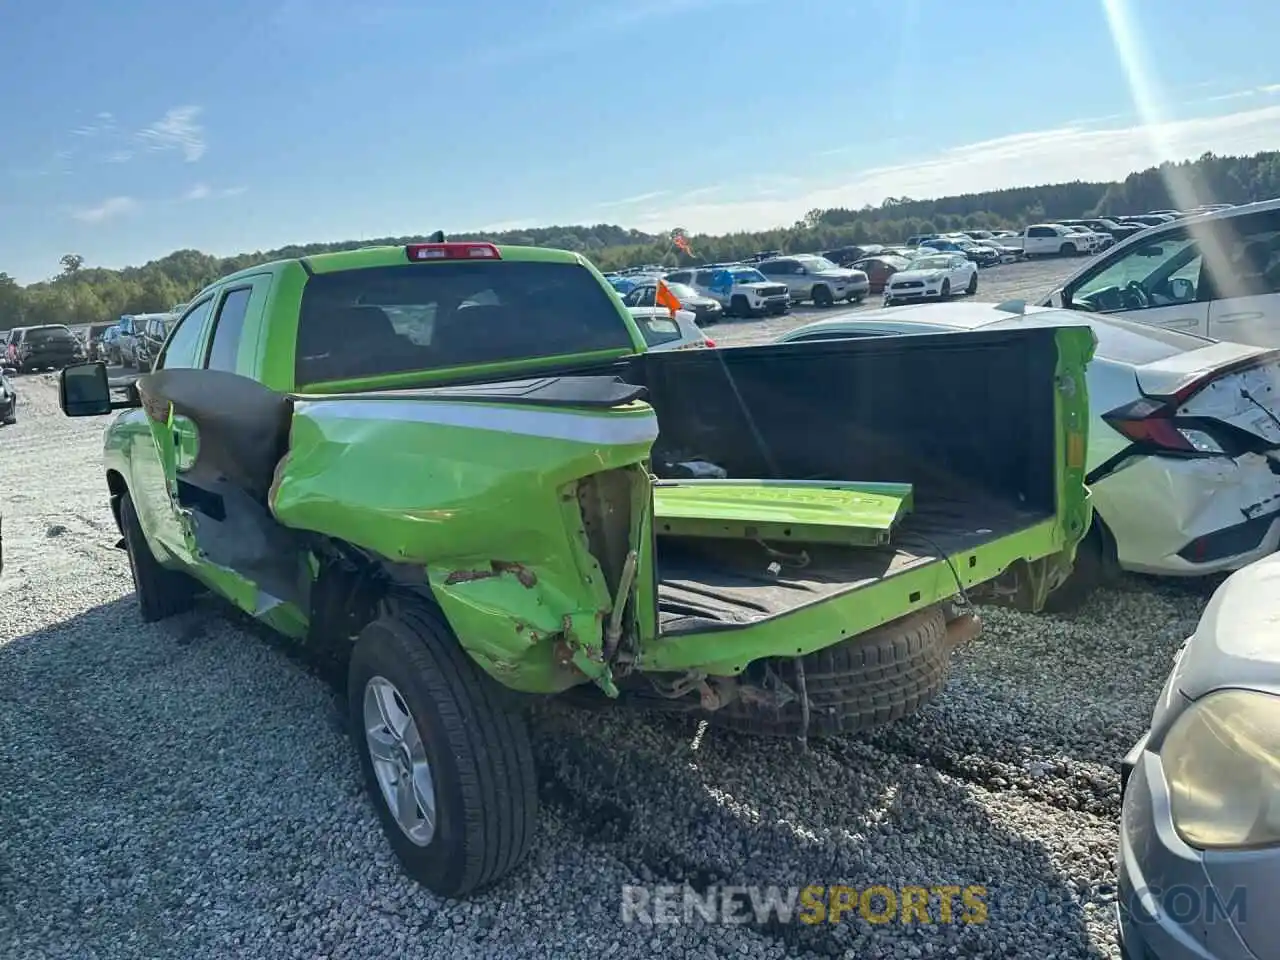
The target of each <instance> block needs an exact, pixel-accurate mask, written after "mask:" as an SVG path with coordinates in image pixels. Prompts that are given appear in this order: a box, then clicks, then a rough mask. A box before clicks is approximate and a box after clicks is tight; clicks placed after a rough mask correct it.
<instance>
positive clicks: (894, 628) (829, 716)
mask: <svg viewBox="0 0 1280 960" xmlns="http://www.w3.org/2000/svg"><path fill="white" fill-rule="evenodd" d="M951 649H952V645H951V643H950V641H949V640H948V636H947V619H946V614H945V613H944V612H943V608H942V607H941V606H933V607H929V608H927V609H925V610H918V611H916V612H915V613H909V614H907V615H906V616H905V617H900V618H899V619H897V620H892V621H890V622H889V623H886V624H883V625H882V626H879V627H876V628H875V629H874V630H868V631H867V632H866V633H864V634H861V635H859V636H856V637H852V638H850V639H848V640H845V641H844V642H842V643H838V644H836V645H834V646H831V647H827V648H826V649H825V650H819V651H817V652H816V653H811V654H809V655H808V656H807V657H804V658H802V663H803V667H804V688H805V690H807V692H808V695H809V723H808V729H807V731H805V727H804V713H803V710H802V709H801V705H800V701H799V700H798V699H796V700H792V701H791V702H789V703H786V704H783V705H782V706H780V707H773V706H763V705H760V704H757V703H755V702H752V701H749V700H745V699H742V698H739V699H735V700H732V701H730V702H729V703H727V704H726V705H725V706H723V707H721V708H720V709H719V710H714V711H711V712H709V713H708V714H706V717H707V719H708V720H709V721H710V722H711V723H713V724H716V725H718V726H722V727H727V728H729V729H732V730H737V731H739V732H742V733H752V734H758V735H764V736H799V735H800V734H801V733H802V732H807V733H808V735H809V736H813V737H823V736H836V735H839V734H848V733H858V732H859V731H862V730H868V729H871V728H873V727H878V726H881V725H883V724H886V723H891V722H892V721H894V720H898V719H901V718H902V717H905V716H908V715H909V714H912V713H915V712H916V710H918V709H919V708H920V707H922V706H923V705H924V704H925V703H927V702H928V701H929V700H932V699H933V698H934V697H935V696H937V695H938V694H939V693H941V692H942V690H943V688H944V687H945V686H946V684H947V675H948V673H949V672H950V667H951ZM766 662H767V663H768V665H769V667H771V668H772V670H773V672H774V673H775V674H776V675H777V676H778V678H779V679H781V680H782V681H783V683H785V684H786V685H787V686H788V687H790V688H791V689H792V690H798V689H799V676H798V673H797V671H796V664H795V661H794V660H783V659H778V660H771V661H766ZM755 666H756V665H754V664H753V665H752V667H755ZM751 669H752V668H750V667H749V668H748V672H750V671H751Z"/></svg>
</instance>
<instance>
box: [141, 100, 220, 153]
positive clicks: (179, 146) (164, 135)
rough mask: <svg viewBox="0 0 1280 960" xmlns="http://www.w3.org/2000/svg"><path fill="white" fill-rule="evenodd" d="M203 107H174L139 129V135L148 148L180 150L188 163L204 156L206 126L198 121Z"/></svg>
mask: <svg viewBox="0 0 1280 960" xmlns="http://www.w3.org/2000/svg"><path fill="white" fill-rule="evenodd" d="M200 112H201V108H200V107H197V106H191V105H188V106H183V107H174V108H173V109H172V110H169V111H167V112H166V113H165V115H164V116H163V117H161V118H160V119H159V120H157V121H156V122H155V123H153V124H151V125H150V126H149V127H146V128H144V129H142V130H139V131H138V134H137V137H138V140H140V141H141V142H142V143H143V144H144V145H145V146H146V148H147V149H148V150H180V151H182V155H183V157H185V158H186V161H187V162H188V163H194V162H195V161H197V160H199V159H200V158H201V157H202V156H204V152H205V149H206V144H205V141H204V127H202V126H201V125H200V123H199V122H198V118H199V116H200Z"/></svg>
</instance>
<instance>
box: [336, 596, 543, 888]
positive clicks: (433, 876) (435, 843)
mask: <svg viewBox="0 0 1280 960" xmlns="http://www.w3.org/2000/svg"><path fill="white" fill-rule="evenodd" d="M347 697H348V708H349V711H350V722H351V733H352V737H353V739H354V740H355V744H356V750H357V752H358V753H359V756H360V767H361V769H362V770H363V772H364V776H365V782H366V786H367V788H368V790H369V794H370V798H371V799H372V800H373V804H374V806H375V807H376V808H377V811H378V817H379V819H381V821H382V829H383V832H384V833H385V834H386V837H387V840H388V842H389V843H390V844H391V848H392V850H393V851H394V852H395V854H396V856H397V857H398V858H399V860H400V862H401V864H402V865H403V866H404V868H405V870H406V872H407V873H408V874H409V875H410V876H411V877H413V878H414V879H415V880H417V881H418V882H419V883H421V884H422V885H423V886H425V887H426V888H427V889H429V890H431V891H432V892H433V893H436V894H438V895H440V896H442V897H453V898H457V897H463V896H466V895H467V894H469V893H472V892H474V891H476V890H478V889H481V888H483V887H486V886H488V885H490V884H492V883H494V882H496V881H498V880H500V879H502V878H503V877H504V876H506V875H507V874H508V873H510V872H511V871H512V870H514V869H515V868H516V867H517V866H518V865H519V863H520V861H521V860H522V859H523V858H524V856H525V854H526V853H527V852H528V849H529V845H530V842H531V841H532V839H533V836H534V832H535V830H536V828H537V821H538V791H537V779H536V776H535V773H534V767H533V752H532V750H531V748H530V746H529V733H528V729H527V727H526V726H525V722H524V718H523V717H522V716H521V715H520V713H519V712H518V711H517V710H516V709H515V708H514V707H513V705H512V704H511V703H509V702H508V700H507V698H506V696H505V695H504V691H503V690H502V688H501V687H499V686H498V685H497V684H496V683H495V682H494V681H493V680H492V679H490V678H489V677H488V676H486V675H485V674H484V673H483V672H482V671H481V670H480V669H479V668H478V667H477V666H476V665H475V664H474V663H472V662H471V660H470V659H469V658H468V657H467V655H466V653H465V652H464V651H463V649H462V647H461V645H460V644H459V643H458V639H457V637H456V636H455V635H454V633H453V631H452V630H451V629H450V628H449V626H448V625H447V623H446V622H445V620H444V618H443V617H442V616H441V615H440V614H439V613H438V612H436V611H435V610H433V609H431V608H429V607H427V606H426V605H425V604H419V603H399V602H397V603H393V604H390V605H388V607H387V608H386V609H385V611H384V612H383V614H382V616H380V617H379V618H378V619H377V620H374V621H373V622H372V623H370V624H369V625H368V626H366V627H365V628H364V630H363V631H361V633H360V636H359V638H358V639H357V640H356V645H355V649H354V650H353V651H352V654H351V663H350V667H349V672H348V679H347Z"/></svg>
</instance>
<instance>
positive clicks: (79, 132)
mask: <svg viewBox="0 0 1280 960" xmlns="http://www.w3.org/2000/svg"><path fill="white" fill-rule="evenodd" d="M115 129H116V118H115V117H114V116H112V115H111V114H109V113H105V112H104V113H99V114H96V115H95V116H94V118H93V119H92V120H91V121H89V122H88V123H84V124H81V125H80V126H78V127H76V128H75V129H74V130H72V131H71V134H72V136H76V137H86V138H87V137H96V136H98V135H100V134H107V133H112V132H113V131H114V130H115Z"/></svg>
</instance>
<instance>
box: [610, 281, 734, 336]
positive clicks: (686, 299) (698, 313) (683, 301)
mask: <svg viewBox="0 0 1280 960" xmlns="http://www.w3.org/2000/svg"><path fill="white" fill-rule="evenodd" d="M665 282H666V284H667V289H668V290H670V291H671V292H672V293H673V294H674V295H675V298H676V299H677V300H679V301H680V306H681V307H683V308H684V309H685V310H688V311H690V312H691V313H692V314H693V316H694V319H695V320H696V321H697V322H698V325H699V326H706V325H707V324H710V323H718V322H719V321H721V320H723V319H724V307H722V306H720V301H719V300H713V299H712V298H711V297H704V296H703V295H702V294H700V293H698V291H697V290H695V289H693V287H691V286H689V285H688V284H687V283H676V282H675V281H671V280H668V281H665ZM657 297H658V281H657V280H656V279H654V278H652V277H645V278H644V279H642V280H641V281H640V282H639V283H638V284H636V285H635V286H634V287H632V288H631V290H630V292H628V293H627V295H626V296H624V297H623V298H622V302H623V303H624V304H625V305H626V306H628V307H654V306H657Z"/></svg>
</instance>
